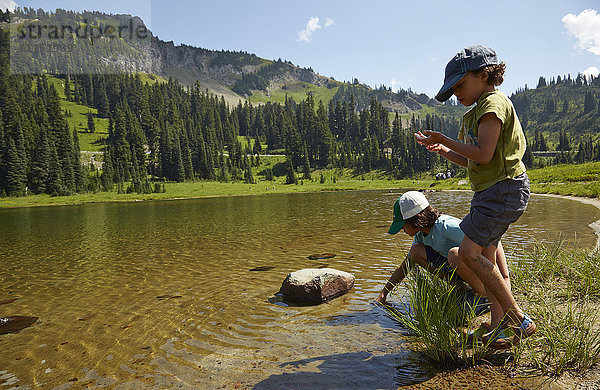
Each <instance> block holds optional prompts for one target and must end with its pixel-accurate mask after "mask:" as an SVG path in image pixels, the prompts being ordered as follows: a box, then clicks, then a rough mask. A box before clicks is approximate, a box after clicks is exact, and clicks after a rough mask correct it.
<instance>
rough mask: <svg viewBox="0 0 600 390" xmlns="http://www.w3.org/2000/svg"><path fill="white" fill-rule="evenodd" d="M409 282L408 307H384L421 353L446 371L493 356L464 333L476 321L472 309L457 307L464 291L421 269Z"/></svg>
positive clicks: (413, 272) (410, 277)
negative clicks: (402, 327)
mask: <svg viewBox="0 0 600 390" xmlns="http://www.w3.org/2000/svg"><path fill="white" fill-rule="evenodd" d="M406 281H407V283H408V293H407V295H408V303H407V306H406V307H405V308H403V309H400V310H396V309H393V308H391V307H390V306H383V305H382V307H383V308H385V309H386V310H387V311H388V313H389V314H390V316H391V317H392V318H393V319H395V320H397V321H398V322H400V323H401V324H402V325H403V326H404V327H405V328H406V329H408V330H409V331H410V332H411V333H412V334H413V335H414V336H416V337H417V338H418V341H419V342H418V344H417V351H418V352H420V353H421V354H423V355H424V356H425V357H427V358H428V359H429V360H430V361H431V362H433V363H435V364H436V365H440V366H444V367H446V368H455V367H461V366H469V365H474V364H475V363H477V362H479V361H481V360H482V359H484V358H486V357H488V356H490V355H491V354H492V351H491V350H490V349H488V348H485V346H484V345H479V344H478V343H477V341H476V340H473V341H469V340H468V338H467V335H466V333H464V332H463V328H464V327H465V326H466V325H468V324H472V323H474V321H475V319H476V315H475V313H474V311H473V309H472V308H470V307H466V306H465V307H462V306H460V305H458V304H457V302H462V301H463V299H462V297H463V296H464V292H463V291H461V290H460V289H459V288H458V287H457V286H455V285H451V284H449V283H448V282H446V281H445V280H444V279H443V278H439V277H438V276H437V275H433V274H431V273H429V272H427V271H425V270H423V269H422V268H421V267H415V268H414V269H413V270H412V271H411V273H410V274H409V276H408V278H407V279H406ZM395 291H397V290H395ZM393 294H396V292H393ZM400 300H401V297H400Z"/></svg>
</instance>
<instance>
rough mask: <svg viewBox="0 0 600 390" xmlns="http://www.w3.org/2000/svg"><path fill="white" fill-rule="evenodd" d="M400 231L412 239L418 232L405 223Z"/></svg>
mask: <svg viewBox="0 0 600 390" xmlns="http://www.w3.org/2000/svg"><path fill="white" fill-rule="evenodd" d="M402 229H403V230H404V233H406V234H408V235H409V236H411V237H414V235H415V234H417V233H418V232H419V229H417V228H416V227H414V226H412V225H411V224H409V223H405V224H404V226H403V227H402Z"/></svg>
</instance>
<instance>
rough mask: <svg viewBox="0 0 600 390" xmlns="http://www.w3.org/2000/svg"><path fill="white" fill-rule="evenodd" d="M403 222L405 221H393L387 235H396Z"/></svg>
mask: <svg viewBox="0 0 600 390" xmlns="http://www.w3.org/2000/svg"><path fill="white" fill-rule="evenodd" d="M404 222H405V221H394V222H392V226H390V229H389V230H388V233H389V234H396V233H398V232H399V231H400V230H402V228H403V227H404Z"/></svg>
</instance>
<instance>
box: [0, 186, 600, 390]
mask: <svg viewBox="0 0 600 390" xmlns="http://www.w3.org/2000/svg"><path fill="white" fill-rule="evenodd" d="M398 196H399V193H395V192H391V191H361V192H336V193H316V194H291V195H263V196H247V197H228V198H210V199H196V200H183V201H164V202H143V203H126V204H90V205H84V206H67V207H44V208H41V207H40V208H26V209H12V210H0V301H2V300H6V299H10V298H18V299H17V300H16V301H14V302H12V303H9V304H3V305H0V316H12V315H29V316H36V317H39V321H38V322H37V323H36V324H35V325H34V326H32V327H30V328H27V329H24V330H22V331H20V332H18V333H11V334H5V335H0V389H1V388H11V387H19V386H20V387H22V388H60V389H63V388H82V387H84V388H100V387H106V386H108V387H111V388H161V389H162V388H184V389H195V388H197V389H214V388H236V387H240V386H248V387H254V388H256V389H296V388H302V389H307V388H328V389H334V388H343V389H388V388H396V387H397V386H400V385H407V384H411V383H416V382H421V381H423V380H425V379H427V378H429V377H430V376H432V375H433V374H434V370H433V369H432V368H430V367H428V365H427V363H426V362H423V361H421V360H420V358H419V356H418V355H416V354H415V353H413V352H411V351H409V350H408V349H407V348H405V345H406V343H407V342H409V340H408V339H407V338H406V333H405V331H403V329H402V328H401V327H400V326H399V325H398V324H396V323H395V322H394V321H392V320H390V319H389V318H388V317H386V315H385V313H383V311H382V310H381V309H380V308H378V307H376V306H375V305H373V304H372V303H371V302H372V300H373V298H374V297H375V296H376V295H377V294H378V293H379V291H380V290H381V288H382V287H383V285H384V283H385V281H386V280H387V278H388V277H389V275H390V273H391V272H392V271H393V270H394V268H395V267H396V266H397V264H398V263H399V262H400V261H401V260H402V259H403V256H404V253H405V252H404V251H406V250H407V249H408V248H409V246H410V242H411V240H410V238H409V237H408V236H407V235H405V234H404V233H399V234H397V235H395V236H389V235H388V234H387V233H386V232H387V228H388V226H389V223H390V222H391V219H392V212H391V209H392V204H393V202H394V200H395V199H396V198H397V197H398ZM427 197H428V198H429V200H430V202H431V203H432V204H433V205H435V206H436V207H438V208H439V209H440V210H441V211H443V212H445V213H448V214H451V215H455V216H458V217H462V216H464V214H466V212H467V211H468V205H469V201H470V197H471V193H470V192H434V193H428V194H427ZM598 219H600V210H598V209H596V208H595V207H593V206H591V205H586V204H581V203H579V202H576V201H572V200H565V199H557V198H548V197H543V196H535V195H534V196H533V197H532V199H531V202H530V205H529V208H528V210H527V212H526V213H525V215H523V217H522V218H521V219H520V220H519V221H518V222H517V223H515V224H514V225H513V226H512V227H511V228H510V230H509V231H508V233H507V234H506V235H505V237H504V240H503V242H504V246H505V248H506V251H507V252H509V253H510V252H511V251H514V250H519V249H522V248H523V247H524V246H527V245H529V244H531V243H532V242H534V241H541V242H546V243H551V242H554V241H557V240H559V239H560V238H561V237H562V238H566V239H576V240H578V244H579V245H580V246H592V245H594V244H595V242H596V236H595V234H594V232H593V231H592V230H591V229H590V228H589V227H588V224H589V223H591V222H593V221H595V220H598ZM325 252H329V253H335V254H336V256H335V257H334V258H331V259H323V260H309V259H308V258H307V256H309V255H311V254H316V253H325ZM325 265H327V266H329V267H331V268H336V269H340V270H343V271H347V272H351V273H353V274H354V275H355V276H356V282H355V286H354V288H353V289H352V290H351V291H350V292H349V293H348V294H346V295H344V296H342V297H339V298H336V299H334V300H333V301H331V302H329V303H326V304H322V305H318V306H310V307H292V306H286V305H285V304H283V303H282V302H280V300H279V299H278V298H277V297H275V295H274V294H275V293H277V291H278V290H279V287H280V285H281V282H282V281H283V279H284V278H285V276H286V275H287V274H288V273H289V272H292V271H295V270H298V269H302V268H313V267H320V266H325ZM255 267H273V268H272V269H270V270H268V271H264V272H253V271H250V269H252V268H255Z"/></svg>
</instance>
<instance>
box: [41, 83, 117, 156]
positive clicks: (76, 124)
mask: <svg viewBox="0 0 600 390" xmlns="http://www.w3.org/2000/svg"><path fill="white" fill-rule="evenodd" d="M48 83H50V84H52V85H54V88H55V89H56V91H57V92H58V95H59V97H60V98H61V101H60V106H61V108H62V109H63V110H65V111H68V112H70V114H71V115H69V116H67V122H69V129H71V130H72V129H73V128H76V129H77V134H78V135H79V148H80V149H81V150H82V151H90V152H99V151H101V150H102V148H103V147H104V143H103V140H104V139H106V137H108V119H105V118H96V117H94V125H95V127H96V131H95V132H93V133H90V132H89V131H88V119H87V114H88V112H90V111H91V112H92V114H97V112H98V111H97V110H96V109H95V108H90V107H87V106H82V105H80V104H76V103H74V102H70V101H67V100H65V85H64V81H63V80H61V79H59V78H57V77H54V76H50V77H48Z"/></svg>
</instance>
